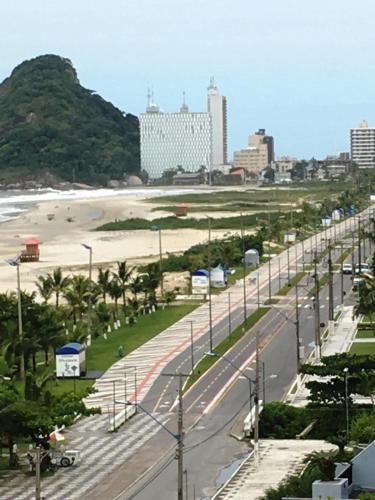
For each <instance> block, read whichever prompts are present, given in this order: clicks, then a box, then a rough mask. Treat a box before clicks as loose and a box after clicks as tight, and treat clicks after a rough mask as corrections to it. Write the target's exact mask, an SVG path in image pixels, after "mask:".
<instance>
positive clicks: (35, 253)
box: [20, 238, 40, 262]
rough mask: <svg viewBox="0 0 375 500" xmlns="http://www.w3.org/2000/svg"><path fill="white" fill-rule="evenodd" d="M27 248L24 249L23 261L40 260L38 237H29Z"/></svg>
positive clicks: (22, 253) (26, 243)
mask: <svg viewBox="0 0 375 500" xmlns="http://www.w3.org/2000/svg"><path fill="white" fill-rule="evenodd" d="M25 245H26V249H25V250H22V252H21V256H20V260H21V262H39V245H40V241H39V240H37V239H36V238H29V239H28V240H26V241H25Z"/></svg>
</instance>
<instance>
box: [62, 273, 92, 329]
mask: <svg viewBox="0 0 375 500" xmlns="http://www.w3.org/2000/svg"><path fill="white" fill-rule="evenodd" d="M90 293H92V292H91V287H90V280H89V279H88V278H86V277H85V276H82V275H81V274H77V275H75V276H74V277H73V278H72V279H71V281H70V286H69V288H67V289H66V290H65V292H64V297H65V299H66V301H67V302H68V304H69V306H70V308H71V311H72V315H73V323H74V324H75V325H76V324H77V313H78V315H79V317H80V318H82V316H83V313H84V311H85V310H86V307H87V300H88V298H89V296H90Z"/></svg>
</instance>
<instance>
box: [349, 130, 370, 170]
mask: <svg viewBox="0 0 375 500" xmlns="http://www.w3.org/2000/svg"><path fill="white" fill-rule="evenodd" d="M350 149H351V156H352V162H353V163H355V164H356V165H358V167H359V168H373V167H374V166H375V128H374V127H369V126H368V123H367V121H366V120H363V122H362V123H360V124H359V126H358V127H357V128H352V129H351V131H350Z"/></svg>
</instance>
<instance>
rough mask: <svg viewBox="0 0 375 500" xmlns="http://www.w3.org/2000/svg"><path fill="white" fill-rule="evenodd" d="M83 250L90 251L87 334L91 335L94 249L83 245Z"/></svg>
mask: <svg viewBox="0 0 375 500" xmlns="http://www.w3.org/2000/svg"><path fill="white" fill-rule="evenodd" d="M82 246H83V248H86V250H88V251H89V287H90V289H89V296H88V301H87V334H88V336H90V335H91V308H92V298H91V292H92V286H91V284H92V247H91V246H90V245H86V243H82Z"/></svg>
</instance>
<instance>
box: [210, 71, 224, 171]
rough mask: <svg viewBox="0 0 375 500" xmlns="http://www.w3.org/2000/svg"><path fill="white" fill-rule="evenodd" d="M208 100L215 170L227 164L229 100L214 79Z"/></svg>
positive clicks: (212, 165) (213, 166) (212, 166)
mask: <svg viewBox="0 0 375 500" xmlns="http://www.w3.org/2000/svg"><path fill="white" fill-rule="evenodd" d="M207 100H208V112H209V113H210V114H211V119H212V122H211V123H212V139H211V140H212V156H211V168H215V167H218V166H220V165H226V164H227V156H228V154H227V149H228V144H227V98H226V97H224V96H222V95H220V92H219V89H218V88H217V87H216V86H215V83H214V79H213V78H211V81H210V86H209V87H208V95H207Z"/></svg>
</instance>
